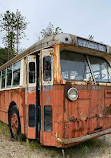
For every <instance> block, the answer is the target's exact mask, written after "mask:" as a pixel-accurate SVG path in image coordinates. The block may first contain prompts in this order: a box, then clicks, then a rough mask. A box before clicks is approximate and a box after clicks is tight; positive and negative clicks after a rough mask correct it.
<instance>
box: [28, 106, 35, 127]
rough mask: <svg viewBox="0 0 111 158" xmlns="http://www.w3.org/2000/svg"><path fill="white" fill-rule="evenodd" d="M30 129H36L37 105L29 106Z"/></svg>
mask: <svg viewBox="0 0 111 158" xmlns="http://www.w3.org/2000/svg"><path fill="white" fill-rule="evenodd" d="M29 127H35V105H34V104H30V105H29Z"/></svg>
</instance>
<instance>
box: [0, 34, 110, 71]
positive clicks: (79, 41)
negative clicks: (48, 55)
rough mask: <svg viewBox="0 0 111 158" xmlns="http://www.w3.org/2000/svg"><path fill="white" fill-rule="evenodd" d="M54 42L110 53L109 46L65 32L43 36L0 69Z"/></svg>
mask: <svg viewBox="0 0 111 158" xmlns="http://www.w3.org/2000/svg"><path fill="white" fill-rule="evenodd" d="M55 44H65V45H70V46H71V45H72V46H78V47H84V48H88V49H93V50H96V51H99V52H102V53H105V54H111V47H110V46H108V45H105V44H102V43H99V42H96V41H93V40H90V39H86V38H82V37H78V36H76V35H72V34H67V33H60V34H56V35H52V36H49V37H47V38H43V39H42V40H40V41H38V42H36V43H35V44H34V45H32V46H31V47H29V48H28V49H26V50H25V51H23V52H22V53H20V54H18V55H17V56H15V57H14V58H12V59H11V60H9V61H8V62H6V63H5V64H3V65H2V66H1V67H0V71H1V70H3V69H5V68H6V67H8V66H10V65H11V64H13V63H15V62H17V61H19V60H20V59H22V58H23V57H25V56H27V55H29V54H33V53H34V52H37V51H40V50H42V49H45V48H49V47H53V46H54V45H55Z"/></svg>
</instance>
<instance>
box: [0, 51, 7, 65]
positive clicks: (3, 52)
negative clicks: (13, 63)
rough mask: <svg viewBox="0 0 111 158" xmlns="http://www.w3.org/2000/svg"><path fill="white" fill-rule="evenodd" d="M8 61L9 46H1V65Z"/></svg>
mask: <svg viewBox="0 0 111 158" xmlns="http://www.w3.org/2000/svg"><path fill="white" fill-rule="evenodd" d="M7 61H8V55H7V48H0V66H1V65H2V64H4V63H6V62H7Z"/></svg>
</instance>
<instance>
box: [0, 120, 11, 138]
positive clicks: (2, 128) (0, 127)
mask: <svg viewBox="0 0 111 158" xmlns="http://www.w3.org/2000/svg"><path fill="white" fill-rule="evenodd" d="M0 134H3V135H5V136H8V137H9V135H10V131H9V128H8V125H6V124H4V123H2V122H0Z"/></svg>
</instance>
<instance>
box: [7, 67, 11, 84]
mask: <svg viewBox="0 0 111 158" xmlns="http://www.w3.org/2000/svg"><path fill="white" fill-rule="evenodd" d="M11 83H12V66H10V67H8V68H7V87H11Z"/></svg>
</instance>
